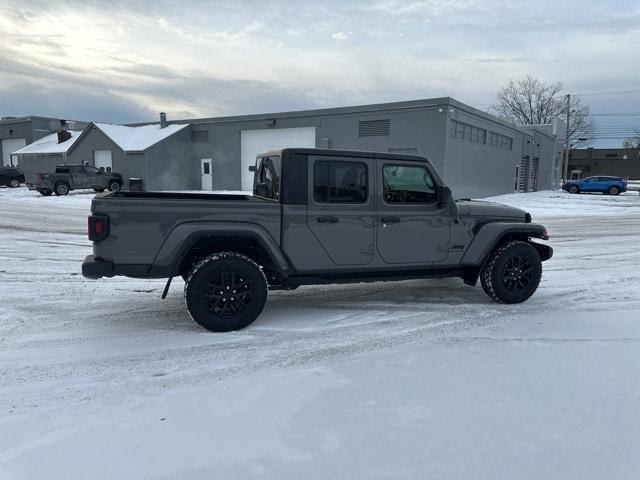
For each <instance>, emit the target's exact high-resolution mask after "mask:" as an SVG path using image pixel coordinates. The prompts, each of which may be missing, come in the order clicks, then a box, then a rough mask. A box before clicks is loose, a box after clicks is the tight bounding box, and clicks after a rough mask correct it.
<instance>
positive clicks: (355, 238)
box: [307, 156, 375, 269]
mask: <svg viewBox="0 0 640 480" xmlns="http://www.w3.org/2000/svg"><path fill="white" fill-rule="evenodd" d="M373 167H374V162H373V160H372V159H370V158H352V157H349V158H342V157H327V158H323V157H322V156H317V157H309V172H310V175H309V180H308V181H309V186H308V192H309V199H308V207H307V226H308V227H309V229H310V230H311V232H312V233H313V235H314V236H315V237H316V239H317V240H318V243H319V244H320V245H321V246H322V249H323V250H324V252H325V253H326V255H327V259H328V260H327V265H326V269H331V268H334V267H336V266H337V267H339V266H343V265H345V266H346V265H366V264H368V263H370V262H371V261H372V260H373V255H374V239H375V235H374V218H375V197H374V189H373V184H374V177H373Z"/></svg>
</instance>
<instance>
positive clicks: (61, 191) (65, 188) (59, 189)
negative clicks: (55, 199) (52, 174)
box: [53, 183, 69, 195]
mask: <svg viewBox="0 0 640 480" xmlns="http://www.w3.org/2000/svg"><path fill="white" fill-rule="evenodd" d="M53 193H55V194H56V195H66V194H67V193H69V185H67V184H66V183H58V184H57V185H56V186H55V187H53Z"/></svg>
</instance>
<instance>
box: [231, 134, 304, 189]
mask: <svg viewBox="0 0 640 480" xmlns="http://www.w3.org/2000/svg"><path fill="white" fill-rule="evenodd" d="M315 146H316V127H301V128H278V129H273V130H271V129H270V130H243V131H242V132H241V134H240V149H241V150H240V152H241V159H242V162H241V163H242V175H241V179H242V190H247V191H248V190H252V189H253V173H251V172H250V171H249V166H250V165H254V164H255V161H256V156H257V155H258V154H259V153H264V152H266V151H267V150H273V149H276V148H286V147H302V148H314V147H315Z"/></svg>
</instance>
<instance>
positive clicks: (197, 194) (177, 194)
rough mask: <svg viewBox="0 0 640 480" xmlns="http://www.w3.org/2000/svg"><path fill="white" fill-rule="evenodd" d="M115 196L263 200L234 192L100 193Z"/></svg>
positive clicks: (104, 195) (160, 198)
mask: <svg viewBox="0 0 640 480" xmlns="http://www.w3.org/2000/svg"><path fill="white" fill-rule="evenodd" d="M107 196H108V197H116V198H132V199H133V198H142V199H159V200H213V201H221V200H224V201H251V202H265V201H268V200H265V199H263V198H260V197H254V196H253V195H246V194H236V193H216V192H211V193H200V192H189V191H175V192H129V191H120V192H110V193H105V194H103V195H101V197H107Z"/></svg>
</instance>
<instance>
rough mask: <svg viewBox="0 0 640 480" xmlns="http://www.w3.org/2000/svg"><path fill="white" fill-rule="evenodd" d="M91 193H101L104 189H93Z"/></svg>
mask: <svg viewBox="0 0 640 480" xmlns="http://www.w3.org/2000/svg"><path fill="white" fill-rule="evenodd" d="M93 191H94V192H96V193H102V192H104V188H94V189H93Z"/></svg>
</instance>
